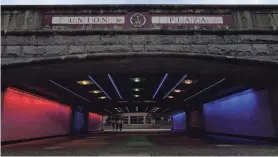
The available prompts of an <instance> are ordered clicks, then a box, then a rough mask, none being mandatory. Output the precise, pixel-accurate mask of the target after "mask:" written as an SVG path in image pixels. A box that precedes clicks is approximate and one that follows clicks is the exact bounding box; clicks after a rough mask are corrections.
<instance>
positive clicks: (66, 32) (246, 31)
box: [1, 28, 278, 36]
mask: <svg viewBox="0 0 278 157" xmlns="http://www.w3.org/2000/svg"><path fill="white" fill-rule="evenodd" d="M1 33H2V36H3V35H4V36H7V35H19V36H30V35H37V36H48V35H116V34H118V35H119V34H121V35H147V34H155V35H158V34H160V35H161V34H163V35H169V34H172V35H181V34H183V35H186V34H190V35H194V34H207V35H240V34H249V35H257V34H258V35H278V31H276V30H274V29H267V28H259V29H218V30H202V29H199V30H198V29H193V28H192V29H142V30H137V29H128V30H127V29H119V30H115V29H114V30H104V29H94V30H76V29H67V30H52V29H44V30H7V31H4V30H1Z"/></svg>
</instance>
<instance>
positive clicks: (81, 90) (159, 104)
mask: <svg viewBox="0 0 278 157" xmlns="http://www.w3.org/2000/svg"><path fill="white" fill-rule="evenodd" d="M73 75H74V73H73ZM14 87H16V88H19V89H22V90H26V91H29V92H32V93H35V94H38V95H41V96H44V97H47V98H50V99H52V100H56V101H60V102H62V103H64V104H73V103H74V104H81V105H86V106H88V107H89V108H90V111H92V112H97V113H101V114H112V113H113V114H114V113H121V112H149V113H152V114H156V113H157V114H172V113H175V112H179V111H183V110H186V109H192V108H197V107H198V106H199V105H200V104H203V103H206V102H209V101H212V100H214V99H216V98H220V97H224V96H226V95H229V94H232V93H235V92H239V91H242V90H244V89H248V88H250V87H251V84H249V85H248V84H246V82H241V81H238V80H233V79H229V78H224V77H219V76H208V75H196V74H190V73H182V74H168V73H161V74H139V73H138V74H135V73H134V74H102V75H94V74H87V75H83V76H78V77H71V78H70V79H69V78H67V77H65V78H63V79H56V80H55V79H51V76H49V78H45V79H42V80H40V81H37V82H34V83H28V84H24V83H22V84H18V85H14ZM155 93H156V94H155ZM116 108H117V109H116Z"/></svg>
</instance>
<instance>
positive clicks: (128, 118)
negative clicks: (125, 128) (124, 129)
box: [127, 116, 130, 125]
mask: <svg viewBox="0 0 278 157" xmlns="http://www.w3.org/2000/svg"><path fill="white" fill-rule="evenodd" d="M127 121H128V123H127V124H128V125H130V116H127Z"/></svg>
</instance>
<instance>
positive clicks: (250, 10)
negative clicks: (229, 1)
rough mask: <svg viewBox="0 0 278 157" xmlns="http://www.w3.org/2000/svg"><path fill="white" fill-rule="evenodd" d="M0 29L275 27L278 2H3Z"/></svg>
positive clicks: (230, 28) (222, 28)
mask: <svg viewBox="0 0 278 157" xmlns="http://www.w3.org/2000/svg"><path fill="white" fill-rule="evenodd" d="M1 8H2V12H1V17H2V23H1V29H2V31H4V33H5V32H9V31H38V30H48V31H50V30H53V31H58V30H60V31H69V30H79V31H80V30H96V31H103V30H106V31H107V30H118V31H126V30H161V29H163V30H171V29H176V30H195V31H196V30H197V31H198V30H270V31H271V30H272V31H273V30H276V28H277V26H278V6H190V5H189V6H183V5H180V6H174V5H169V6H166V5H165V6H164V5H114V6H113V5H112V6H110V5H102V6H2V7H1Z"/></svg>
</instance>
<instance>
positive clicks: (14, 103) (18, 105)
mask: <svg viewBox="0 0 278 157" xmlns="http://www.w3.org/2000/svg"><path fill="white" fill-rule="evenodd" d="M2 105H3V108H2V109H3V110H2V118H1V131H2V134H1V135H2V138H1V141H11V140H20V139H29V138H37V137H45V136H53V135H61V134H67V133H68V132H69V129H70V128H69V127H70V107H68V106H63V105H61V104H59V103H56V102H53V101H49V100H47V99H44V98H42V97H38V96H35V95H31V94H28V93H26V92H23V91H19V90H16V89H12V88H8V89H7V90H6V92H5V94H4V97H3V104H2Z"/></svg>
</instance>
